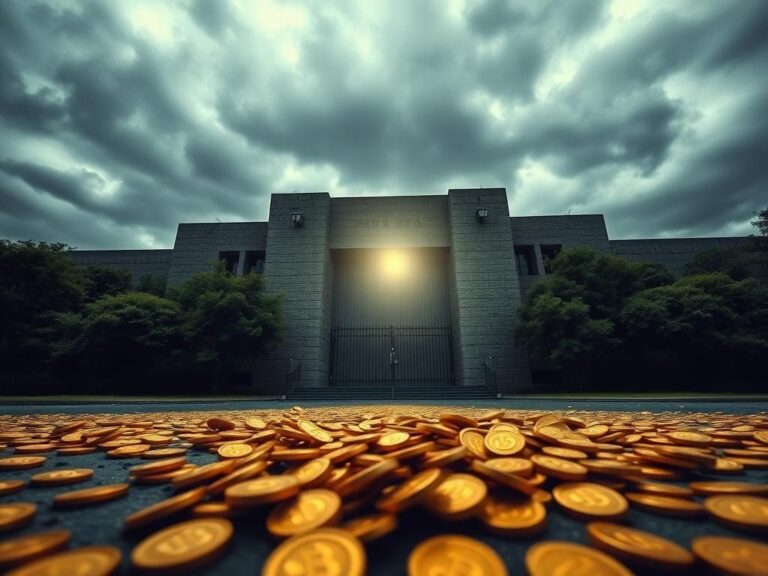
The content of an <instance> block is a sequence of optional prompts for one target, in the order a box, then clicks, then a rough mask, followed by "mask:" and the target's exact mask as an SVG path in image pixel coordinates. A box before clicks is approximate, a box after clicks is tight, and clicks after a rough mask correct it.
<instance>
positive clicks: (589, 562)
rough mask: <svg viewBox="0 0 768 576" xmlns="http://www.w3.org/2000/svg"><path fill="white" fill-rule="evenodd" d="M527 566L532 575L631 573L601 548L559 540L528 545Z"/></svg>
mask: <svg viewBox="0 0 768 576" xmlns="http://www.w3.org/2000/svg"><path fill="white" fill-rule="evenodd" d="M525 567H526V568H527V569H528V575H529V576H553V575H555V574H556V575H558V576H560V575H562V576H595V575H597V574H599V575H600V576H632V572H630V571H629V569H627V568H626V567H625V566H624V565H623V564H621V563H620V562H619V561H618V560H615V559H613V558H611V557H610V556H608V555H607V554H605V553H603V552H600V551H599V550H595V549H594V548H589V547H588V546H582V545H581V544H574V543H573V542H564V541H559V540H549V541H547V542H539V543H538V544H534V545H533V546H531V547H530V548H528V551H527V552H526V553H525Z"/></svg>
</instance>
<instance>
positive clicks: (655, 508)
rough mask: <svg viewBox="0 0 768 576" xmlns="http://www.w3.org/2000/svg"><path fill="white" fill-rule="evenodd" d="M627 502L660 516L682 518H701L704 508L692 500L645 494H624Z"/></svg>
mask: <svg viewBox="0 0 768 576" xmlns="http://www.w3.org/2000/svg"><path fill="white" fill-rule="evenodd" d="M624 496H626V498H627V500H629V501H630V502H632V504H634V505H635V506H637V507H638V508H642V509H643V510H647V511H649V512H654V513H656V514H661V515H663V516H682V517H684V518H689V517H695V516H701V515H702V514H703V513H704V506H702V505H701V504H699V503H698V502H694V501H693V500H687V499H685V498H675V497H674V496H662V495H661V494H647V493H642V492H627V493H625V494H624Z"/></svg>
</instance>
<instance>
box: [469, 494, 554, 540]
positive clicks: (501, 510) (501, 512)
mask: <svg viewBox="0 0 768 576" xmlns="http://www.w3.org/2000/svg"><path fill="white" fill-rule="evenodd" d="M480 520H482V522H483V524H485V525H486V526H488V527H489V528H490V529H491V530H493V531H495V532H500V533H502V534H504V535H507V536H525V537H527V536H532V535H534V534H538V533H539V532H541V531H542V530H543V529H544V528H545V527H546V524H547V511H546V509H545V508H544V506H543V505H542V503H541V502H539V501H537V500H535V499H533V498H530V497H526V496H520V495H503V496H502V495H489V496H488V497H487V498H486V499H485V502H484V504H483V507H482V509H481V511H480Z"/></svg>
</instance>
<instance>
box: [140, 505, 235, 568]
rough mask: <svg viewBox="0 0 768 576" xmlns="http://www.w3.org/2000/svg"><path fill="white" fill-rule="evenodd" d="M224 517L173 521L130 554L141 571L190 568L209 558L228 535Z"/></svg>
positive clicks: (221, 547) (229, 533) (215, 552)
mask: <svg viewBox="0 0 768 576" xmlns="http://www.w3.org/2000/svg"><path fill="white" fill-rule="evenodd" d="M232 532H233V528H232V523H231V522H230V521H229V520H227V519H225V518H199V519H196V520H188V521H186V522H181V523H180V524H174V525H173V526H169V527H168V528H165V529H163V530H160V531H159V532H155V533H154V534H152V535H151V536H149V537H148V538H146V539H145V540H142V541H141V542H140V543H139V544H138V545H137V546H136V547H135V548H134V549H133V552H132V553H131V562H133V565H134V566H136V567H137V568H139V569H141V570H153V571H158V570H170V569H180V568H185V569H191V568H196V567H198V566H200V565H201V564H204V563H206V562H208V561H209V560H211V559H212V558H213V557H214V556H216V554H218V553H219V552H221V550H222V549H223V548H224V547H225V546H226V545H227V543H228V542H229V540H230V539H231V538H232Z"/></svg>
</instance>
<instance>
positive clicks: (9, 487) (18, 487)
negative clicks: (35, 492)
mask: <svg viewBox="0 0 768 576" xmlns="http://www.w3.org/2000/svg"><path fill="white" fill-rule="evenodd" d="M26 487H27V482H26V480H2V481H0V496H7V495H8V494H16V492H21V491H22V490H24V488H26Z"/></svg>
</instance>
